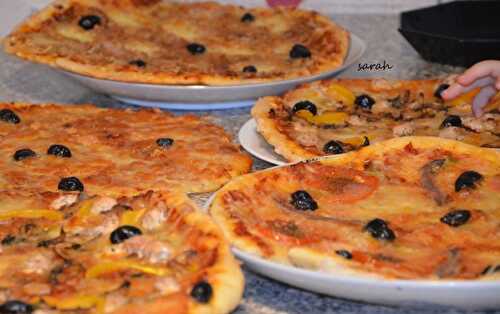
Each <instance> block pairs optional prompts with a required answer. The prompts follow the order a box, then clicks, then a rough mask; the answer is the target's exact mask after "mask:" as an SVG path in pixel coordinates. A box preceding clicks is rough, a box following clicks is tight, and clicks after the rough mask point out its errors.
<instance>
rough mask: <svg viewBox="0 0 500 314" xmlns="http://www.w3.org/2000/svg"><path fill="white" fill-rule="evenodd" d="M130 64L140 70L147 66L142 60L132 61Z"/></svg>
mask: <svg viewBox="0 0 500 314" xmlns="http://www.w3.org/2000/svg"><path fill="white" fill-rule="evenodd" d="M128 64H130V65H135V66H136V67H138V68H144V67H145V66H146V62H144V60H141V59H136V60H132V61H130V62H129V63H128Z"/></svg>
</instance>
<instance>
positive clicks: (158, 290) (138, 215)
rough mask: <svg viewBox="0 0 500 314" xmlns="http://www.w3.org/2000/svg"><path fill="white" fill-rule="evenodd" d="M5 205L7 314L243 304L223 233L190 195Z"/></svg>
mask: <svg viewBox="0 0 500 314" xmlns="http://www.w3.org/2000/svg"><path fill="white" fill-rule="evenodd" d="M69 198H71V202H68V199H69ZM0 199H1V209H0V224H1V228H0V243H1V244H0V252H1V254H0V286H1V288H0V312H1V313H16V314H31V313H36V314H42V313H50V314H55V313H61V314H63V313H98V314H104V313H115V314H124V313H127V314H129V313H151V314H153V313H158V314H159V313H176V314H182V313H185V314H188V313H228V312H229V311H231V310H232V309H233V308H235V307H236V305H237V304H238V302H239V300H240V298H241V296H242V292H243V275H242V272H241V270H240V267H239V265H238V263H237V262H236V260H235V259H234V258H233V256H232V255H231V253H230V250H229V246H228V244H227V243H226V241H225V240H224V237H223V235H222V233H221V232H220V229H219V228H217V227H216V225H215V224H214V223H213V222H212V221H211V219H210V217H209V216H207V215H206V214H202V213H200V211H199V210H198V209H197V208H196V206H195V205H194V204H192V203H191V201H190V200H189V199H188V198H187V197H186V196H185V194H184V193H183V192H182V191H177V190H175V189H169V188H165V189H164V191H162V192H152V191H149V192H145V193H143V194H140V195H136V196H133V197H117V198H112V197H109V196H93V195H89V194H87V193H85V192H50V191H47V192H42V193H31V192H28V191H22V190H19V191H17V190H11V191H3V190H2V191H0Z"/></svg>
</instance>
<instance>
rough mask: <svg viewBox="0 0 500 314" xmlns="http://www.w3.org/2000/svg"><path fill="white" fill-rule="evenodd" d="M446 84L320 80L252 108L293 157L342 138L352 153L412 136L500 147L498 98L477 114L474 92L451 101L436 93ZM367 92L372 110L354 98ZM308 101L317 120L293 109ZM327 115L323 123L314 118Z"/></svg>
mask: <svg viewBox="0 0 500 314" xmlns="http://www.w3.org/2000/svg"><path fill="white" fill-rule="evenodd" d="M443 83H445V82H444V81H443V80H413V81H395V80H385V79H373V80H372V79H333V80H324V81H317V82H313V83H309V84H304V85H302V86H300V87H298V88H296V89H294V90H291V91H289V92H288V93H286V94H285V95H283V96H282V97H264V98H261V99H260V100H259V101H258V102H257V104H256V105H255V106H254V108H253V109H252V116H253V117H254V118H255V120H256V122H257V129H258V131H259V132H260V133H261V134H262V136H263V137H264V138H265V139H266V140H267V141H268V142H269V143H270V144H271V145H273V146H274V148H275V150H276V152H277V153H278V154H280V155H282V156H284V157H285V158H286V159H287V160H289V161H298V160H302V159H306V158H312V157H317V156H323V155H327V154H329V153H327V152H326V151H325V150H324V147H325V145H326V143H328V142H330V141H335V142H337V143H339V144H340V145H341V147H342V150H343V151H344V152H346V151H350V150H355V149H358V148H359V147H360V146H362V145H366V144H369V143H375V142H380V141H384V140H387V139H390V138H393V137H401V136H408V135H417V136H439V137H443V138H449V139H454V140H459V141H463V142H465V143H469V144H473V145H477V146H484V147H490V148H499V147H500V112H499V111H498V110H499V109H498V103H496V104H495V103H492V106H489V107H488V110H487V112H486V113H485V114H484V115H483V116H482V117H480V118H475V117H473V115H472V112H471V100H472V94H469V95H466V96H465V97H461V98H459V99H456V100H453V101H450V102H443V100H442V99H440V98H438V97H436V96H435V91H436V90H437V88H438V87H439V86H440V85H441V84H443ZM339 86H340V92H339ZM339 94H340V96H339ZM346 95H347V96H346ZM362 95H368V96H369V97H371V98H372V100H373V101H374V103H373V104H371V108H370V109H365V108H362V107H360V106H359V105H356V104H355V103H354V101H355V100H356V99H357V97H362ZM304 101H309V102H312V103H313V104H314V105H315V107H316V109H317V113H316V116H314V117H313V118H312V120H308V119H307V118H305V117H302V116H300V115H299V114H297V112H294V110H293V108H294V107H295V106H296V104H297V103H300V102H304ZM495 101H497V99H495ZM302 111H303V110H302ZM328 115H332V116H333V117H332V116H331V118H328ZM452 116H456V117H457V118H458V119H459V120H460V123H461V126H452V125H448V126H444V124H445V123H444V121H445V119H447V118H449V117H452ZM325 117H326V119H324V121H322V122H321V123H318V122H314V119H319V120H321V119H323V118H325ZM329 120H330V122H329ZM455 120H456V118H455ZM325 121H326V122H325ZM365 137H366V138H365ZM365 140H366V142H365ZM330 153H334V152H330Z"/></svg>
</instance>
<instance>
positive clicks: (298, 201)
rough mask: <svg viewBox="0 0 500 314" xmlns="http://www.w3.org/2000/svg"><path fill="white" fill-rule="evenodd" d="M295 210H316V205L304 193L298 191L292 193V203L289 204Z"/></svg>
mask: <svg viewBox="0 0 500 314" xmlns="http://www.w3.org/2000/svg"><path fill="white" fill-rule="evenodd" d="M290 203H291V204H292V205H293V206H294V207H295V208H296V209H299V210H316V209H318V203H316V201H315V200H314V199H313V198H312V196H311V195H310V194H309V193H307V192H306V191H303V190H299V191H296V192H293V193H292V201H291V202H290Z"/></svg>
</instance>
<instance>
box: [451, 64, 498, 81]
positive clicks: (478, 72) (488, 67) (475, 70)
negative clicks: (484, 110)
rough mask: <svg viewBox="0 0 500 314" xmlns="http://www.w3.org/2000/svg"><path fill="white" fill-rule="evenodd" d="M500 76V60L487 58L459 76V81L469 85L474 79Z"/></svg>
mask: <svg viewBox="0 0 500 314" xmlns="http://www.w3.org/2000/svg"><path fill="white" fill-rule="evenodd" d="M486 76H492V77H495V78H496V77H498V76H500V61H495V60H487V61H482V62H479V63H476V64H474V65H473V66H471V67H470V68H469V69H467V70H466V71H465V72H464V73H463V74H462V75H460V76H459V77H457V82H458V83H459V84H460V85H463V86H468V85H470V84H471V83H473V82H474V81H476V80H478V79H480V78H483V77H486Z"/></svg>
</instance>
